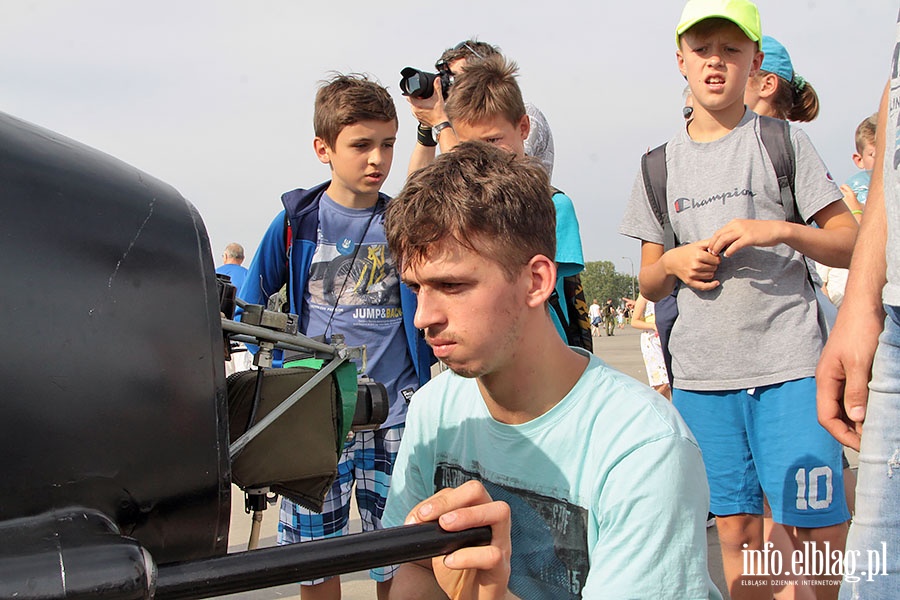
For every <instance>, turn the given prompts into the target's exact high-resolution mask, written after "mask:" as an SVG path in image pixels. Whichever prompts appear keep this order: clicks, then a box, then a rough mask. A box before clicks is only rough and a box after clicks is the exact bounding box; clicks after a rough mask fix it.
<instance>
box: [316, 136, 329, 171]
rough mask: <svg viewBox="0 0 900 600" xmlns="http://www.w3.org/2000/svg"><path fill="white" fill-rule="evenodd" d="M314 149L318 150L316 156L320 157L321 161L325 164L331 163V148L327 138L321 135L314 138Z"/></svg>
mask: <svg viewBox="0 0 900 600" xmlns="http://www.w3.org/2000/svg"><path fill="white" fill-rule="evenodd" d="M313 150H314V151H315V152H316V157H317V158H318V159H319V162H321V163H322V164H323V165H330V164H331V148H329V147H328V144H326V143H325V140H323V139H322V138H320V137H316V138H314V139H313Z"/></svg>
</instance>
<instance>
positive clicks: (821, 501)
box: [794, 466, 833, 510]
mask: <svg viewBox="0 0 900 600" xmlns="http://www.w3.org/2000/svg"><path fill="white" fill-rule="evenodd" d="M831 477H832V473H831V467H828V466H823V467H816V468H815V469H810V471H809V477H808V478H807V473H806V469H797V475H796V476H795V477H794V478H795V479H796V480H797V510H807V509H809V508H812V509H816V510H821V509H823V508H828V507H829V506H831V496H832V491H833V486H832V482H831ZM822 488H824V492H825V494H824V496H825V497H824V498H820V494H821V492H822V491H823V490H822Z"/></svg>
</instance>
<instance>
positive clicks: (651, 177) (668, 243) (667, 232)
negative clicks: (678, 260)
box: [641, 144, 678, 251]
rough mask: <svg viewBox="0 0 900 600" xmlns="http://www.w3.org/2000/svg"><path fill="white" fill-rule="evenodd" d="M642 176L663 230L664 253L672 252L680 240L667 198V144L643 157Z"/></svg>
mask: <svg viewBox="0 0 900 600" xmlns="http://www.w3.org/2000/svg"><path fill="white" fill-rule="evenodd" d="M641 175H642V176H643V178H644V191H645V192H646V193H647V199H648V200H649V201H650V208H651V209H652V210H653V214H654V215H655V216H656V220H657V221H659V224H660V225H661V226H662V228H663V247H664V251H668V250H671V249H672V248H674V247H675V246H677V245H678V240H677V239H676V237H675V230H674V229H672V222H671V221H670V220H669V202H668V200H667V198H666V181H667V180H668V177H669V173H668V170H667V169H666V145H665V144H663V145H662V146H657V147H656V148H654V149H653V150H649V151H648V152H647V153H645V154H644V155H643V156H642V157H641Z"/></svg>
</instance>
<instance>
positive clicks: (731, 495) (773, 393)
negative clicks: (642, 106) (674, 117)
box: [620, 0, 856, 600]
mask: <svg viewBox="0 0 900 600" xmlns="http://www.w3.org/2000/svg"><path fill="white" fill-rule="evenodd" d="M761 36H762V32H761V27H760V21H759V13H758V12H757V8H756V6H755V5H754V4H752V3H751V2H748V1H747V0H691V1H689V2H688V3H687V4H686V6H685V8H684V12H683V14H682V19H681V22H680V24H679V25H678V27H677V29H676V42H677V45H678V49H677V52H676V55H677V59H678V67H679V70H680V71H681V73H682V75H684V77H685V78H686V79H687V82H688V85H689V86H690V88H691V94H692V97H693V118H692V120H691V121H690V122H688V123H687V124H686V125H685V127H684V129H683V130H682V131H681V132H679V133H678V134H677V135H676V136H675V137H674V138H673V139H672V140H671V141H670V142H669V143H668V144H667V146H666V150H665V152H666V154H665V156H666V166H667V169H668V179H667V187H666V192H667V193H666V196H667V198H668V202H667V205H668V218H669V220H670V223H671V226H672V228H673V230H674V233H675V236H676V238H677V240H679V241H680V243H681V245H680V246H676V247H674V248H672V249H670V250H667V251H664V250H665V246H664V230H663V226H662V225H660V222H659V221H658V219H657V217H656V215H655V214H654V211H653V210H652V208H651V205H650V201H649V198H648V194H647V191H646V189H645V185H644V180H643V177H642V176H641V175H639V176H638V178H637V180H636V181H635V185H634V188H633V191H632V195H631V200H630V202H629V205H628V208H627V210H626V213H625V217H624V219H623V222H622V225H621V227H620V231H621V232H622V233H624V234H625V235H628V236H631V237H635V238H637V239H640V240H641V241H642V246H641V271H640V283H641V292H642V293H643V294H644V295H645V296H646V297H647V298H648V299H650V300H660V299H662V298H663V297H665V296H667V295H668V294H669V293H670V292H671V291H672V289H673V287H674V286H675V285H676V283H679V285H681V287H680V289H679V292H678V308H679V316H678V319H677V320H676V321H675V325H674V328H673V330H672V333H671V340H670V349H671V352H672V358H673V361H672V368H673V375H674V391H673V402H674V403H675V406H676V407H677V408H678V410H679V412H681V415H682V416H683V417H684V419H685V421H686V422H687V424H688V425H689V426H690V428H691V431H692V432H693V433H694V435H695V436H696V438H697V441H698V442H699V444H700V448H701V449H702V450H703V459H704V462H705V464H706V469H707V475H708V478H709V483H710V495H711V502H710V504H711V509H710V510H711V511H712V512H713V514H715V515H716V517H717V519H716V524H717V526H718V532H719V540H720V542H721V548H722V556H723V563H724V568H725V577H726V580H727V581H728V586H729V591H730V593H731V596H732V598H736V599H743V598H766V600H768V599H770V598H771V597H772V590H771V586H770V585H768V581H767V578H765V577H762V578H757V577H755V576H757V575H761V574H760V573H745V572H744V566H743V558H744V553H745V552H746V551H756V550H761V549H762V543H763V527H762V512H763V500H762V498H763V491H764V492H765V496H766V497H767V498H768V500H769V503H770V505H771V508H772V516H773V518H774V520H775V521H776V522H778V523H782V524H785V525H787V526H790V527H794V528H796V532H797V534H796V535H797V537H798V539H799V541H801V542H805V541H809V542H814V543H816V544H818V546H819V547H820V548H824V547H825V546H824V544H825V543H826V542H828V543H830V546H831V548H838V549H839V548H843V544H844V539H845V536H846V521H847V520H848V518H849V513H848V511H847V507H846V503H845V499H844V490H843V479H842V468H841V448H840V446H839V445H838V444H837V443H835V442H834V440H833V439H830V438H829V436H828V434H827V432H825V431H824V429H822V427H820V426H819V424H818V422H817V419H816V400H815V397H816V384H815V378H814V373H815V368H816V362H817V360H818V356H819V353H820V352H821V349H822V333H821V331H820V327H819V323H818V320H817V311H816V303H815V291H814V289H813V287H812V285H811V284H810V282H809V281H808V275H807V269H806V265H805V261H804V255H805V256H809V257H810V258H812V259H814V260H816V261H819V262H823V263H826V264H830V265H833V266H847V264H848V263H849V260H850V253H851V250H852V246H853V242H854V239H855V236H856V222H855V221H854V220H853V217H852V216H851V215H850V213H849V211H848V210H847V209H846V206H845V205H844V204H843V202H841V192H840V191H839V190H838V189H837V186H836V185H835V184H834V181H833V180H832V179H831V178H830V176H829V175H828V172H827V170H826V169H825V166H824V165H823V164H822V161H821V159H820V158H819V156H818V154H817V153H816V151H815V149H814V148H813V146H812V144H811V143H810V141H809V139H808V138H807V137H806V135H805V134H804V133H803V132H801V131H799V130H797V129H794V128H791V129H790V130H789V133H790V144H791V146H792V149H793V154H794V156H795V165H796V166H795V176H794V181H793V182H792V191H793V192H794V196H795V197H796V203H797V206H798V208H799V212H800V214H801V215H802V217H803V219H805V220H806V221H813V220H814V221H815V222H816V223H817V224H818V226H819V228H813V227H808V226H806V224H797V223H791V222H788V221H786V220H785V209H786V207H785V206H783V205H782V200H781V198H782V196H781V193H780V189H781V188H780V187H779V181H778V180H777V178H776V174H775V171H774V168H773V167H772V164H771V161H769V160H768V156H767V153H766V150H765V148H764V144H763V143H762V140H761V137H760V119H762V118H764V117H759V116H757V115H756V114H755V113H753V112H752V111H750V110H748V109H746V107H745V106H744V91H745V88H746V86H747V82H748V78H749V76H750V75H751V74H753V73H754V72H756V71H757V70H759V68H760V66H761V63H762V58H763V55H762V52H760V49H759V42H760V39H761ZM824 579H825V577H824V576H823V577H817V578H816V581H818V582H822V584H821V585H820V587H819V589H818V590H817V593H818V594H819V597H820V598H824V597H830V596H828V595H829V594H835V593H836V590H837V587H835V586H829V585H827V584H828V583H829V582H824V581H823V580H824ZM749 580H753V581H749Z"/></svg>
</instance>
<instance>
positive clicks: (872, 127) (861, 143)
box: [856, 113, 878, 154]
mask: <svg viewBox="0 0 900 600" xmlns="http://www.w3.org/2000/svg"><path fill="white" fill-rule="evenodd" d="M877 130H878V113H875V114H874V115H870V116H868V117H866V118H865V119H863V122H862V123H860V124H859V125H858V126H857V127H856V151H857V152H859V153H860V154H862V153H863V150H865V149H866V145H867V144H868V145H870V146H874V145H875V132H876V131H877Z"/></svg>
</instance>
